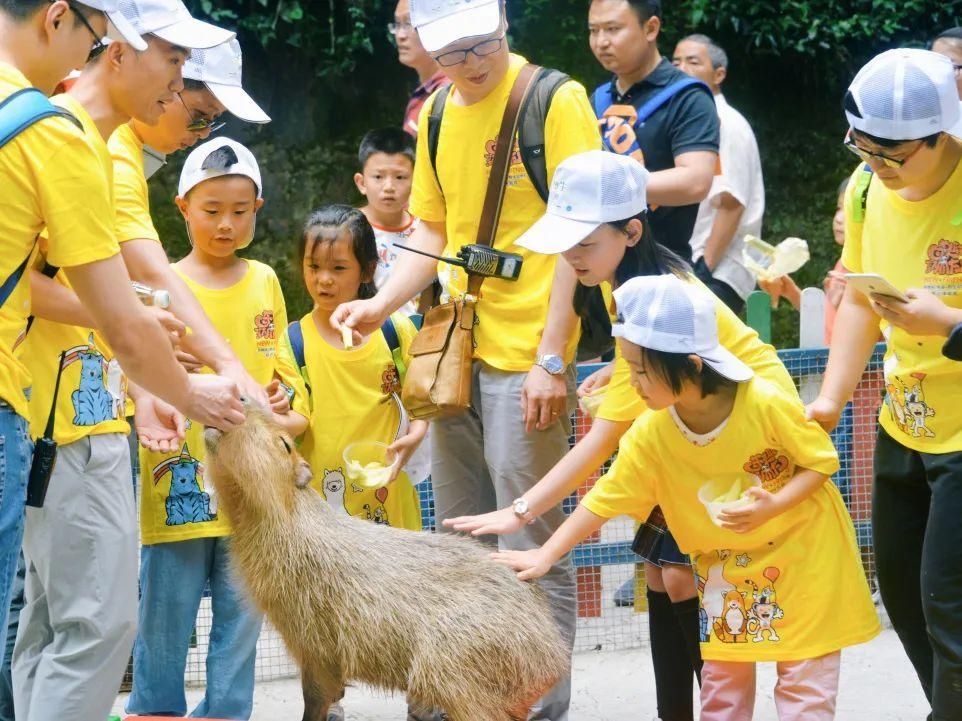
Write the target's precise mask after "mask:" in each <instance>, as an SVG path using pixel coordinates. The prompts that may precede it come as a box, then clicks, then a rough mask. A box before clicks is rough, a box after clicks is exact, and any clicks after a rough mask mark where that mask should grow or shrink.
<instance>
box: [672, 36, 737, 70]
mask: <svg viewBox="0 0 962 721" xmlns="http://www.w3.org/2000/svg"><path fill="white" fill-rule="evenodd" d="M681 41H682V42H685V41H689V42H693V43H698V44H699V45H704V46H705V47H706V48H707V49H708V59H709V61H711V68H712V70H718V68H725V69H726V70H727V69H728V53H726V52H725V49H724V48H723V47H722V46H721V45H719V44H718V43H716V42H715V41H714V40H712V39H711V38H710V37H708V36H707V35H703V34H702V33H694V34H692V35H688V36H687V37H684V38H682V39H681Z"/></svg>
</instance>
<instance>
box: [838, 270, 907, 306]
mask: <svg viewBox="0 0 962 721" xmlns="http://www.w3.org/2000/svg"><path fill="white" fill-rule="evenodd" d="M845 282H846V283H848V284H850V285H851V286H852V287H853V288H855V290H857V291H860V292H862V293H864V294H865V295H871V294H872V293H876V294H878V295H887V296H889V297H890V298H895V299H896V300H900V301H902V302H903V303H908V302H909V299H908V298H906V297H905V295H904V294H903V293H902V291H900V290H899V289H898V288H896V287H895V286H894V285H892V284H891V283H889V282H888V281H887V280H885V278H883V277H882V276H880V275H878V274H877V273H846V274H845Z"/></svg>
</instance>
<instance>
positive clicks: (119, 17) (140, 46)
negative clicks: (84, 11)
mask: <svg viewBox="0 0 962 721" xmlns="http://www.w3.org/2000/svg"><path fill="white" fill-rule="evenodd" d="M77 2H79V3H80V4H81V5H86V6H87V7H90V8H93V9H94V10H100V11H101V12H102V13H103V14H104V15H106V16H107V20H108V21H109V23H110V24H109V25H108V26H107V37H108V39H112V40H119V41H120V42H124V43H127V44H128V45H130V46H131V47H133V48H134V50H138V51H144V50H146V49H147V42H146V41H145V40H144V39H143V38H142V37H141V36H140V33H139V32H138V31H137V29H136V28H134V26H133V25H131V24H130V22H129V21H128V20H127V18H126V17H124V14H123V13H122V12H120V10H119V9H118V8H117V0H77Z"/></svg>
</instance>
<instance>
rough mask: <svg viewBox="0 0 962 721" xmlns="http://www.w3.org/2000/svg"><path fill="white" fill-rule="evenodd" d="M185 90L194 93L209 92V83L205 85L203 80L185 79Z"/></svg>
mask: <svg viewBox="0 0 962 721" xmlns="http://www.w3.org/2000/svg"><path fill="white" fill-rule="evenodd" d="M184 90H192V91H194V92H197V91H198V90H207V83H205V82H204V81H203V80H194V79H193V78H184Z"/></svg>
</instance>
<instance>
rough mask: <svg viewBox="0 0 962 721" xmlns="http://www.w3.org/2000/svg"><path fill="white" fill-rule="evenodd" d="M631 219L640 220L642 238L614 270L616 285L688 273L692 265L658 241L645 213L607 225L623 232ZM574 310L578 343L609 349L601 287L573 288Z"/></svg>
mask: <svg viewBox="0 0 962 721" xmlns="http://www.w3.org/2000/svg"><path fill="white" fill-rule="evenodd" d="M632 220H639V221H641V238H640V239H639V240H638V242H637V243H635V245H633V246H631V247H630V248H626V249H625V255H624V257H623V258H622V259H621V262H620V263H619V264H618V267H617V268H616V269H615V285H621V284H622V283H625V282H626V281H628V280H630V279H631V278H637V277H639V276H645V275H666V274H668V273H671V274H673V275H677V276H679V277H684V276H687V275H688V274H689V273H691V266H689V265H688V263H686V262H685V261H684V259H682V258H681V257H680V256H678V255H676V254H675V253H673V252H672V251H671V250H669V249H668V248H666V247H665V246H663V245H660V244H659V243H658V242H657V240H656V239H655V236H654V234H653V233H652V230H651V223H650V222H649V221H648V212H647V211H642V212H641V213H639V214H638V215H636V216H634V217H633V218H628V219H626V220H619V221H615V222H611V223H607V224H606V225H610V226H611V227H612V228H614V229H615V230H618V231H620V232H622V233H624V232H626V230H627V228H628V224H629V223H630V222H631V221H632ZM574 307H575V312H576V313H577V314H578V316H579V317H580V318H581V338H582V343H581V344H582V345H583V346H586V347H596V348H601V347H604V345H605V344H606V343H607V344H608V345H609V346H610V342H611V320H610V318H609V317H608V307H607V306H606V305H605V300H604V296H603V295H602V293H601V288H599V287H597V286H595V287H588V286H585V285H581V284H580V283H579V284H578V285H577V287H576V288H575V296H574Z"/></svg>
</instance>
